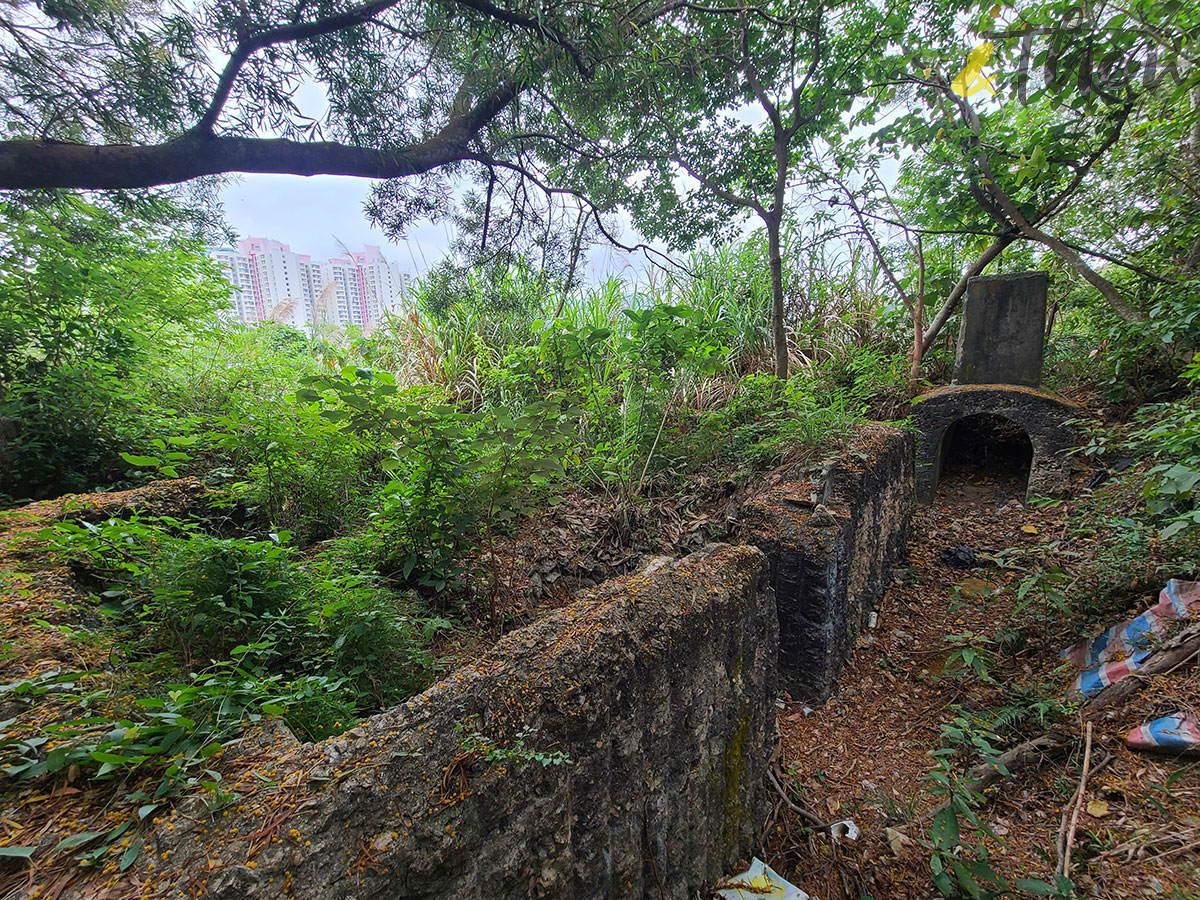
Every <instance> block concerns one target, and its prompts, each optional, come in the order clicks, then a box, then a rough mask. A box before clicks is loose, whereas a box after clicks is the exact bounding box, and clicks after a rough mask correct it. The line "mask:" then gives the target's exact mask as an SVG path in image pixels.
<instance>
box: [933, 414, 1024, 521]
mask: <svg viewBox="0 0 1200 900" xmlns="http://www.w3.org/2000/svg"><path fill="white" fill-rule="evenodd" d="M938 461H939V474H938V489H937V492H938V494H939V495H940V494H941V493H943V490H944V488H945V485H946V481H947V479H952V480H958V479H965V480H966V483H967V484H969V486H970V487H969V488H966V485H960V486H961V487H963V488H964V489H967V490H968V491H969V492H970V493H971V494H972V495H978V496H979V497H981V498H982V497H983V496H987V497H988V498H989V500H990V499H997V500H999V499H1001V498H1003V499H1005V500H1008V499H1012V498H1013V497H1024V496H1025V491H1026V490H1027V489H1028V487H1029V472H1030V469H1032V467H1033V442H1032V441H1031V440H1030V439H1029V435H1027V434H1026V433H1025V429H1024V428H1022V427H1021V426H1020V425H1018V424H1017V423H1016V422H1014V421H1012V420H1011V419H1006V418H1004V417H1003V416H997V415H993V414H992V413H978V414H977V415H973V416H965V417H963V418H961V419H959V420H957V421H955V422H952V423H950V425H949V427H947V428H946V431H945V435H944V436H943V437H942V446H941V449H940V450H939V452H938Z"/></svg>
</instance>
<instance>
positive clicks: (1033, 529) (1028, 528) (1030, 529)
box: [1021, 523, 1038, 534]
mask: <svg viewBox="0 0 1200 900" xmlns="http://www.w3.org/2000/svg"><path fill="white" fill-rule="evenodd" d="M1021 530H1022V531H1023V532H1025V533H1026V534H1037V533H1038V530H1037V526H1036V525H1031V524H1029V523H1026V524H1024V525H1022V526H1021Z"/></svg>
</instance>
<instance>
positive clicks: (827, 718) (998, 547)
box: [768, 472, 1200, 900]
mask: <svg viewBox="0 0 1200 900" xmlns="http://www.w3.org/2000/svg"><path fill="white" fill-rule="evenodd" d="M1019 493H1020V483H1019V482H1018V481H1014V480H1012V479H1011V478H1010V477H1002V478H1001V480H1000V481H999V482H996V481H986V480H985V479H982V478H980V477H979V475H978V473H971V472H967V473H959V474H958V475H956V476H955V477H952V478H951V479H950V480H948V481H947V482H944V484H943V487H942V489H941V490H939V493H938V499H937V502H936V504H935V505H933V506H930V507H921V508H919V509H918V511H917V513H916V517H915V520H914V523H913V535H912V540H911V543H910V559H911V566H910V568H908V569H907V570H903V571H900V572H898V573H896V575H895V577H894V579H893V583H892V584H891V586H890V587H889V589H888V591H887V592H886V595H885V596H884V598H883V600H882V602H881V604H880V607H879V610H878V620H877V623H876V627H875V628H874V629H872V630H869V631H867V632H865V633H864V635H863V637H862V638H861V640H860V643H859V646H858V648H857V650H856V651H855V653H854V655H853V658H852V659H851V660H850V662H849V664H848V665H847V667H846V668H845V669H844V670H843V672H842V673H841V674H840V675H839V677H838V681H837V685H836V688H835V692H834V695H833V696H832V697H831V699H830V700H829V701H828V703H827V704H825V705H824V706H823V707H821V708H820V709H817V710H810V709H808V708H807V707H805V706H804V705H803V704H801V703H798V702H789V703H788V704H787V706H786V708H785V709H783V710H782V711H781V714H780V733H781V752H782V756H781V764H782V767H783V769H784V771H785V772H786V773H787V776H788V780H789V781H790V786H791V787H792V789H793V790H794V791H795V793H796V795H797V796H799V797H801V798H804V801H805V802H806V803H807V804H808V806H809V807H810V808H811V809H812V810H813V811H814V812H815V813H816V814H817V815H819V816H820V817H821V818H823V819H824V820H825V821H828V822H832V821H835V820H841V819H852V820H853V821H854V822H855V823H856V824H857V825H858V826H859V828H860V829H861V832H862V836H861V837H860V838H859V840H858V841H857V842H855V843H854V844H846V843H844V844H843V845H842V846H837V847H832V846H831V845H830V841H829V839H828V838H827V837H825V836H823V835H822V836H814V835H812V834H811V833H808V832H807V831H806V830H805V829H803V828H802V827H801V826H800V823H798V822H797V821H796V820H795V818H794V817H792V816H791V815H790V814H788V813H786V812H784V811H783V810H782V809H781V810H780V811H779V814H778V815H777V816H776V819H775V821H774V824H773V825H772V827H771V833H770V834H769V836H768V858H769V860H770V861H771V862H772V864H773V865H775V866H776V868H778V869H779V870H780V871H781V873H784V874H785V875H786V876H787V877H789V878H790V879H791V880H793V881H794V882H795V883H796V884H797V885H799V886H801V887H802V888H804V889H805V890H807V891H809V892H811V893H812V894H813V895H814V896H816V897H819V898H821V900H839V898H846V900H859V898H865V897H870V898H875V900H884V898H897V900H900V898H914V900H916V898H922V900H925V898H929V897H934V896H937V895H938V892H937V890H936V889H935V887H934V886H933V884H932V883H931V879H930V870H929V853H928V851H927V850H925V849H923V848H922V847H921V846H920V844H919V842H920V841H921V840H922V839H924V838H925V837H926V832H927V829H928V822H929V817H930V814H931V813H932V811H933V809H934V808H935V807H936V804H937V798H934V797H932V796H931V795H930V793H929V792H928V789H929V787H930V783H929V781H928V773H929V772H930V769H931V768H932V766H933V764H934V761H935V760H934V758H933V757H931V756H930V753H931V752H932V751H935V750H937V749H939V748H941V747H944V746H946V744H945V743H944V741H943V737H942V733H941V725H942V723H945V722H949V721H950V720H952V719H953V718H954V716H955V715H956V714H959V711H960V710H966V711H967V712H968V713H969V714H970V713H983V712H985V711H987V710H989V709H991V710H994V709H995V708H996V707H998V706H1006V707H1012V708H1013V709H1024V710H1026V721H1023V722H1020V723H1018V724H1017V726H1016V727H1015V728H1014V729H1013V730H1012V732H1011V733H1009V732H1006V733H1005V735H1004V737H1005V738H1006V740H1005V741H1004V743H1003V744H1002V746H1009V745H1011V744H1015V743H1018V742H1019V741H1020V740H1021V739H1022V738H1023V737H1028V736H1031V735H1035V734H1037V733H1040V732H1041V731H1042V730H1043V729H1044V725H1043V724H1041V723H1038V722H1037V721H1036V713H1037V712H1038V711H1039V710H1038V708H1037V707H1034V708H1033V710H1032V711H1030V710H1029V706H1030V704H1031V703H1033V697H1034V694H1035V691H1036V692H1040V693H1041V694H1042V695H1043V696H1045V695H1050V696H1057V695H1058V694H1059V693H1060V686H1065V684H1066V683H1067V682H1068V681H1069V679H1070V677H1071V675H1070V674H1069V672H1068V671H1067V670H1066V669H1064V668H1062V667H1061V665H1060V663H1061V661H1060V660H1058V659H1057V658H1056V655H1055V653H1054V652H1053V650H1054V648H1056V647H1061V646H1064V645H1065V644H1063V643H1060V641H1061V640H1062V639H1061V637H1059V636H1058V635H1057V634H1053V633H1048V634H1045V635H1043V636H1041V640H1040V641H1039V640H1038V639H1037V636H1035V638H1034V639H1033V640H1028V639H1026V644H1027V646H1025V647H1023V648H1021V647H1018V648H1017V649H1016V650H1015V651H1014V652H1011V653H1007V654H1005V655H1003V656H1002V657H998V658H996V659H995V660H994V661H993V662H992V663H991V665H992V667H993V668H992V672H991V674H993V675H994V677H995V680H996V682H997V683H996V684H995V685H989V684H988V683H986V682H984V681H981V680H980V679H979V678H978V677H977V676H975V675H974V674H969V675H968V674H964V673H963V672H962V668H961V664H960V663H961V661H960V660H957V659H954V658H953V657H952V654H954V652H955V651H956V649H958V648H959V647H961V646H964V645H966V644H968V643H969V641H970V640H975V639H977V638H978V637H987V638H993V637H995V636H996V635H997V634H998V633H1002V632H1005V631H1009V632H1010V633H1012V631H1013V628H1012V625H1013V618H1012V610H1013V603H1014V600H1015V593H1016V591H1015V589H1013V588H1015V583H1016V582H1017V581H1019V580H1020V577H1021V576H1020V574H1019V573H1014V572H1010V571H1005V570H1001V569H996V568H977V569H973V570H969V571H965V570H963V569H956V568H953V567H951V566H948V565H946V562H945V561H944V560H943V559H942V558H941V556H940V554H941V553H942V552H943V551H945V550H947V549H950V548H954V547H969V548H971V549H974V550H977V551H981V552H989V553H992V552H996V551H1006V553H1007V554H1008V555H1009V556H1013V555H1019V556H1021V557H1022V558H1025V559H1029V558H1035V559H1036V558H1037V557H1038V555H1039V548H1045V547H1047V546H1053V547H1055V548H1056V549H1057V548H1060V547H1061V546H1062V545H1063V544H1064V543H1068V542H1069V541H1070V540H1071V531H1070V518H1069V516H1070V512H1071V504H1069V503H1067V504H1061V505H1058V506H1054V507H1049V508H1043V509H1033V508H1026V507H1025V506H1024V505H1023V504H1022V503H1020V502H1017V501H1016V500H1015V499H1014V498H1015V497H1016V496H1018V494H1019ZM1014 548H1016V549H1015V550H1014ZM1022 551H1026V552H1024V553H1022ZM1005 585H1008V586H1009V587H1010V589H1009V590H1006V591H1003V592H1001V593H999V594H996V588H997V587H1002V586H1005ZM1046 630H1047V631H1049V632H1053V631H1054V630H1055V629H1054V627H1053V626H1048V627H1047V629H1046ZM954 635H964V636H965V635H973V636H975V637H974V638H967V637H963V638H959V639H954V638H952V637H951V638H948V636H954ZM985 646H988V645H985ZM948 663H949V664H948ZM1034 686H1037V687H1036V688H1035V687H1034ZM1169 690H1170V692H1171V693H1172V694H1174V695H1175V698H1174V699H1176V700H1182V701H1184V702H1190V703H1192V704H1193V708H1194V706H1196V705H1200V675H1198V674H1197V672H1196V671H1195V670H1194V669H1193V671H1192V672H1191V673H1190V674H1188V673H1181V674H1179V675H1177V677H1175V678H1174V679H1173V680H1172V683H1171V687H1170V689H1169ZM1148 693H1150V694H1153V691H1150V692H1148ZM1160 707H1161V703H1158V704H1157V705H1156V703H1155V702H1154V701H1152V700H1149V699H1146V698H1142V699H1140V700H1138V701H1135V702H1133V703H1131V704H1130V706H1129V708H1127V709H1123V710H1121V711H1119V712H1117V713H1113V714H1111V715H1110V721H1109V722H1106V723H1104V724H1103V725H1102V726H1101V729H1100V731H1099V732H1098V734H1097V759H1102V758H1104V757H1107V756H1108V755H1109V754H1111V755H1112V759H1111V760H1110V761H1109V763H1107V764H1106V766H1105V769H1104V771H1103V773H1102V774H1101V775H1099V776H1097V777H1095V778H1094V779H1093V783H1092V786H1091V787H1090V788H1089V791H1088V795H1087V797H1086V798H1085V799H1090V800H1097V801H1100V802H1101V805H1092V806H1091V807H1089V809H1090V810H1091V811H1093V812H1096V813H1098V814H1100V815H1097V816H1092V815H1090V814H1085V815H1084V816H1083V820H1084V821H1083V822H1081V824H1080V831H1079V838H1078V841H1077V843H1078V849H1077V850H1076V860H1077V862H1076V864H1075V866H1074V868H1073V875H1074V876H1075V883H1076V889H1077V890H1078V891H1079V893H1080V894H1082V895H1085V896H1093V897H1103V898H1113V900H1116V898H1127V897H1135V896H1163V897H1178V898H1181V900H1182V898H1184V897H1196V896H1200V891H1197V888H1198V886H1200V871H1198V870H1197V869H1196V867H1195V866H1194V860H1195V858H1196V857H1195V854H1196V849H1195V846H1193V847H1192V848H1191V849H1190V850H1189V849H1187V847H1188V844H1189V843H1190V842H1194V841H1196V840H1197V839H1200V814H1198V812H1197V811H1198V810H1200V771H1198V768H1197V766H1191V767H1190V768H1186V767H1185V766H1184V765H1183V764H1181V763H1178V762H1175V761H1170V760H1163V759H1152V758H1148V757H1145V756H1142V755H1138V754H1135V753H1132V752H1130V751H1128V750H1127V749H1126V748H1125V747H1124V745H1123V743H1122V738H1123V736H1124V734H1125V732H1126V730H1127V729H1128V727H1131V725H1136V724H1140V723H1141V721H1144V719H1141V720H1140V721H1139V717H1141V716H1145V715H1147V714H1151V713H1153V714H1158V715H1161V714H1163V713H1162V712H1160V711H1158V710H1159V709H1160ZM1061 724H1063V725H1064V727H1066V728H1068V729H1070V728H1071V727H1072V721H1071V718H1070V717H1069V716H1068V717H1067V718H1066V720H1065V722H1063V723H1061ZM1101 753H1102V754H1103V755H1104V756H1101V755H1100V754H1101ZM972 755H973V754H971V753H969V752H968V753H964V754H963V755H962V758H961V760H960V761H959V765H958V768H959V769H960V770H961V769H962V768H965V767H966V766H967V765H970V764H974V763H975V762H977V761H978V759H977V758H971V757H972ZM1079 756H1080V754H1078V753H1076V754H1073V755H1072V757H1071V759H1069V760H1067V761H1066V762H1065V763H1064V762H1062V761H1059V762H1055V763H1051V764H1047V765H1044V766H1042V767H1040V768H1039V769H1038V770H1037V771H1034V772H1026V773H1022V774H1021V775H1020V776H1019V777H1017V778H1016V779H1015V780H1014V781H1013V782H1011V783H1009V784H1006V785H1004V786H1002V787H1001V788H1000V789H999V790H998V792H997V796H995V797H994V798H989V803H988V804H987V805H986V806H985V807H984V808H983V810H981V817H982V818H983V819H984V820H985V821H987V822H988V824H989V825H990V827H991V828H992V829H993V830H994V832H995V836H996V837H995V839H993V838H990V837H989V838H983V839H982V840H979V839H976V838H975V837H974V836H969V835H968V828H967V826H966V825H965V823H964V826H963V836H964V843H968V841H969V842H971V843H975V844H976V845H982V846H983V847H986V848H987V849H988V850H989V852H990V854H991V864H992V866H993V868H995V869H996V870H997V871H999V872H1001V873H1002V874H1003V875H1004V876H1005V877H1007V878H1009V879H1017V878H1028V877H1035V878H1042V879H1050V878H1051V873H1052V871H1053V867H1054V862H1055V860H1054V847H1055V843H1056V840H1057V835H1058V830H1059V826H1060V821H1061V816H1062V810H1063V808H1064V806H1065V805H1066V803H1067V801H1068V799H1069V798H1070V796H1071V794H1072V792H1073V791H1074V788H1075V785H1076V783H1077V781H1078V777H1079V771H1080V765H1081V761H1080V759H1079V758H1078V757H1079ZM1175 773H1181V774H1175ZM888 828H891V829H895V830H893V831H890V832H889V831H887V830H886V829H888ZM889 841H890V843H889Z"/></svg>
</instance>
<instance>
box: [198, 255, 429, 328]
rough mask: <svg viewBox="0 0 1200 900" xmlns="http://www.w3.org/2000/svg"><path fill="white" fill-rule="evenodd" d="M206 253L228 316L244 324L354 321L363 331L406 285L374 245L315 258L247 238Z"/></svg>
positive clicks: (396, 299) (403, 276)
mask: <svg viewBox="0 0 1200 900" xmlns="http://www.w3.org/2000/svg"><path fill="white" fill-rule="evenodd" d="M210 255H211V256H212V258H213V259H214V260H215V261H216V263H217V265H218V266H220V268H221V270H222V272H224V274H225V277H226V279H228V281H229V283H230V285H232V286H233V295H232V301H233V310H232V312H233V314H234V315H235V316H236V317H237V318H238V319H240V320H241V321H243V322H247V323H252V322H263V321H267V320H270V321H274V322H282V323H285V324H288V325H294V326H295V327H296V328H311V327H312V326H314V325H335V326H336V325H357V326H359V327H360V328H362V329H364V330H367V331H369V330H370V329H371V328H372V327H373V326H375V325H376V324H378V323H379V322H380V321H382V320H383V318H384V316H385V315H387V313H389V312H391V311H393V310H394V309H396V308H397V306H399V305H400V303H401V301H402V300H403V298H404V297H405V295H406V294H407V293H408V291H409V289H410V287H411V285H412V275H410V274H409V273H408V272H401V271H400V269H399V268H398V267H397V266H396V265H395V264H394V263H391V262H389V261H388V260H387V258H386V257H385V256H384V255H383V253H382V252H381V251H380V249H379V248H378V247H371V246H366V247H364V248H363V249H362V251H361V252H358V253H351V254H349V256H345V257H341V258H338V259H331V260H328V261H327V262H317V261H316V260H314V259H313V258H312V257H311V256H306V255H304V254H302V253H294V252H292V249H291V248H290V247H289V246H288V245H287V244H282V243H280V242H279V241H273V240H270V239H268V238H247V239H246V240H244V241H240V242H239V243H238V245H237V247H236V248H232V247H218V248H216V249H214V250H211V251H210Z"/></svg>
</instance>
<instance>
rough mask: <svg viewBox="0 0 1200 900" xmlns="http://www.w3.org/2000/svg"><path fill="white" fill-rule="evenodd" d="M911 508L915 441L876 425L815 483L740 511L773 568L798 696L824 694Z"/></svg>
mask: <svg viewBox="0 0 1200 900" xmlns="http://www.w3.org/2000/svg"><path fill="white" fill-rule="evenodd" d="M914 503H915V487H914V480H913V439H912V436H911V435H910V434H909V433H907V432H905V431H900V430H897V429H892V428H885V427H883V426H872V427H868V428H866V429H863V430H862V431H860V432H859V433H858V434H857V435H856V436H855V438H854V439H853V440H852V441H851V445H850V447H849V448H848V449H847V450H846V451H845V452H844V453H842V454H840V455H839V457H838V458H837V460H835V461H834V462H833V463H832V464H830V465H829V466H827V467H826V469H825V471H824V472H823V473H822V474H821V476H820V477H819V478H817V479H815V480H813V481H807V480H804V479H802V478H801V479H799V480H795V481H789V482H784V483H781V484H779V485H776V486H775V487H773V488H772V489H771V490H769V491H768V492H766V493H765V494H764V495H762V496H760V497H759V498H757V499H756V500H754V501H753V502H750V503H748V504H746V506H745V507H743V509H742V539H743V540H744V541H746V542H747V543H750V544H753V545H754V546H756V547H758V548H759V549H760V550H762V551H763V553H765V554H766V556H767V559H768V560H769V562H770V573H771V585H772V587H773V588H774V589H775V599H776V604H777V606H778V610H779V670H780V678H781V680H782V683H783V685H784V687H786V688H787V689H788V690H789V691H790V692H791V694H792V696H793V697H796V698H799V699H805V700H808V701H810V702H821V701H824V700H825V699H826V698H828V696H829V693H830V690H831V689H832V687H833V680H834V677H835V676H836V675H837V672H838V670H839V669H840V668H841V667H842V665H843V664H844V663H845V661H846V658H847V657H848V656H849V654H850V652H851V651H852V650H853V649H854V644H855V641H856V640H857V638H858V634H859V632H860V631H861V629H862V627H863V625H864V624H865V623H866V619H867V616H868V615H869V613H870V611H871V609H872V608H873V607H874V605H875V603H876V601H877V600H878V599H879V597H880V595H881V594H882V593H883V589H884V587H886V585H887V580H888V577H889V575H890V573H891V568H892V566H893V565H894V564H895V563H896V562H897V561H898V560H899V559H901V558H902V557H903V555H904V552H905V545H906V542H907V540H908V531H909V526H910V523H911V521H912V511H913V506H914Z"/></svg>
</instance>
